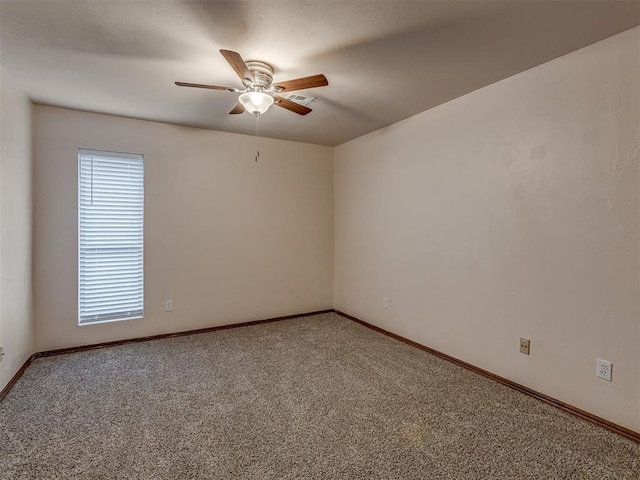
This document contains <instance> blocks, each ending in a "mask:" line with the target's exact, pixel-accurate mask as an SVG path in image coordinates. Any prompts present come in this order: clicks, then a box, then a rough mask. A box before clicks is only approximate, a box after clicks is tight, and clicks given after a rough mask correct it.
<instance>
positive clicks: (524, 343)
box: [520, 338, 531, 355]
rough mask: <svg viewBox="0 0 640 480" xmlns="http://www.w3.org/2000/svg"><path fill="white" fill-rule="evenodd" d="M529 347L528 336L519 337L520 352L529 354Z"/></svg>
mask: <svg viewBox="0 0 640 480" xmlns="http://www.w3.org/2000/svg"><path fill="white" fill-rule="evenodd" d="M530 348H531V340H529V339H528V338H521V339H520V353H524V354H525V355H529V349H530Z"/></svg>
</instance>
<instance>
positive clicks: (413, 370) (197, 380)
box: [0, 314, 640, 480]
mask: <svg viewBox="0 0 640 480" xmlns="http://www.w3.org/2000/svg"><path fill="white" fill-rule="evenodd" d="M639 477H640V445H638V444H636V443H633V442H632V441H630V440H626V439H624V438H623V437H620V436H618V435H616V434H614V433H611V432H609V431H606V430H604V429H602V428H599V427H596V426H594V425H592V424H589V423H587V422H584V421H582V420H580V419H578V418H575V417H573V416H571V415H569V414H566V413H564V412H562V411H559V410H557V409H555V408H553V407H551V406H549V405H546V404H544V403H541V402H539V401H537V400H535V399H532V398H530V397H527V396H525V395H523V394H521V393H518V392H516V391H514V390H512V389H509V388H507V387H505V386H502V385H500V384H498V383H495V382H493V381H491V380H489V379H486V378H484V377H481V376H479V375H477V374H475V373H472V372H470V371H468V370H465V369H463V368H460V367H458V366H456V365H453V364H451V363H448V362H446V361H444V360H441V359H439V358H437V357H434V356H432V355H429V354H427V353H425V352H422V351H420V350H418V349H415V348H413V347H410V346H408V345H405V344H403V343H401V342H398V341H396V340H393V339H391V338H389V337H387V336H385V335H382V334H380V333H377V332H374V331H372V330H370V329H367V328H365V327H363V326H361V325H358V324H356V323H354V322H351V321H349V320H346V319H344V318H342V317H339V316H337V315H335V314H324V315H317V316H313V317H306V318H299V319H293V320H286V321H281V322H276V323H269V324H263V325H258V326H252V327H245V328H238V329H232V330H222V331H217V332H211V333H206V334H198V335H189V336H183V337H174V338H169V339H164V340H156V341H150V342H145V343H134V344H128V345H122V346H117V347H110V348H104V349H100V350H91V351H86V352H80V353H74V354H68V355H59V356H53V357H47V358H41V359H37V360H35V361H34V362H33V363H32V365H31V366H30V367H29V368H28V370H27V371H26V372H25V374H24V376H23V377H22V378H21V379H20V380H19V381H18V383H17V384H16V385H15V387H14V388H13V390H12V391H11V392H10V393H9V395H7V397H6V398H5V400H4V401H3V402H2V403H0V478H2V479H12V480H13V479H15V480H18V479H75V478H77V479H225V480H226V479H236V478H237V479H260V480H263V479H454V480H464V479H580V480H584V479H594V480H606V479H612V480H613V479H615V480H623V479H630V480H638V478H639Z"/></svg>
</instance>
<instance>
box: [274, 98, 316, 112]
mask: <svg viewBox="0 0 640 480" xmlns="http://www.w3.org/2000/svg"><path fill="white" fill-rule="evenodd" d="M273 98H274V100H275V105H277V106H279V107H282V108H286V109H287V110H291V111H292V112H295V113H297V114H298V115H306V114H307V113H309V112H311V109H310V108H309V107H305V106H304V105H300V104H299V103H296V102H292V101H291V100H287V99H286V98H284V97H280V96H278V95H274V96H273Z"/></svg>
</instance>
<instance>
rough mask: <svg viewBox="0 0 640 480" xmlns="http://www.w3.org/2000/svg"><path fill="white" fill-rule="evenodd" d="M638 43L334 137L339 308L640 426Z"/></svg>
mask: <svg viewBox="0 0 640 480" xmlns="http://www.w3.org/2000/svg"><path fill="white" fill-rule="evenodd" d="M639 45H640V29H639V28H635V29H633V30H630V31H627V32H624V33H622V34H620V35H617V36H615V37H612V38H609V39H607V40H605V41H602V42H600V43H597V44H595V45H592V46H589V47H587V48H584V49H582V50H579V51H576V52H573V53H571V54H569V55H566V56H564V57H561V58H559V59H556V60H554V61H552V62H550V63H547V64H544V65H541V66H539V67H536V68H534V69H532V70H529V71H526V72H524V73H522V74H519V75H516V76H514V77H511V78H509V79H506V80H504V81H501V82H499V83H496V84H494V85H491V86H489V87H486V88H483V89H482V90H479V91H476V92H474V93H471V94H469V95H466V96H464V97H462V98H459V99H457V100H455V101H452V102H450V103H447V104H445V105H442V106H440V107H437V108H434V109H432V110H429V111H427V112H424V113H422V114H420V115H417V116H415V117H412V118H410V119H407V120H405V121H403V122H400V123H398V124H395V125H392V126H390V127H388V128H384V129H382V130H379V131H376V132H374V133H372V134H369V135H367V136H364V137H361V138H359V139H356V140H353V141H351V142H349V143H346V144H343V145H341V146H339V147H337V148H336V149H335V155H334V162H335V163H334V176H335V180H334V191H335V196H334V209H335V224H334V228H335V244H334V249H335V258H334V268H335V277H334V293H335V297H334V304H335V307H336V308H337V309H339V310H342V311H345V312H346V313H349V314H352V315H354V316H357V317H359V318H362V319H363V320H366V321H369V322H371V323H374V324H376V325H378V326H381V327H383V328H385V329H387V330H390V331H392V332H395V333H398V334H400V335H403V336H405V337H408V338H410V339H412V340H415V341H417V342H419V343H422V344H424V345H428V346H430V347H433V348H435V349H437V350H440V351H442V352H445V353H448V354H450V355H453V356H455V357H457V358H460V359H462V360H464V361H467V362H470V363H472V364H474V365H477V366H479V367H481V368H484V369H486V370H489V371H491V372H495V373H496V374H498V375H501V376H503V377H506V378H509V379H512V380H514V381H516V382H518V383H521V384H524V385H526V386H529V387H531V388H533V389H535V390H538V391H540V392H544V393H546V394H548V395H551V396H553V397H555V398H558V399H560V400H563V401H565V402H568V403H570V404H572V405H575V406H577V407H580V408H583V409H585V410H588V411H590V412H592V413H594V414H596V415H600V416H603V417H605V418H607V419H609V420H611V421H614V422H616V423H619V424H621V425H624V426H626V427H629V428H632V429H634V430H636V431H640V384H639V382H640V351H639V345H640V335H639V322H640V315H639V304H638V301H639V299H638V293H639V281H638V275H639V263H638V261H639V254H638V253H639V246H640V244H639V237H638V225H639V222H638V219H639V212H638V189H639V177H638V162H639V159H638V156H639V147H638V139H639V137H640V128H639V120H638V116H639V111H640V105H639V99H638V90H639V88H640V74H639V65H638V64H639V58H640V55H639V54H640V52H639ZM423 87H424V88H428V85H424V86H423ZM382 297H387V298H388V299H389V302H390V308H389V309H388V310H383V309H382V308H381V307H382V305H381V299H382ZM520 337H526V338H530V339H531V355H530V356H525V355H522V354H520V353H519V351H518V343H519V338H520ZM597 358H603V359H607V360H610V361H612V362H613V363H614V367H613V382H612V383H608V382H606V381H603V380H600V379H598V378H596V375H595V372H596V359H597Z"/></svg>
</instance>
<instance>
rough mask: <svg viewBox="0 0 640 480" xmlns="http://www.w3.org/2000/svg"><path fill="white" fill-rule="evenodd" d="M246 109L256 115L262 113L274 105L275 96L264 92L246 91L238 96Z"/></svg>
mask: <svg viewBox="0 0 640 480" xmlns="http://www.w3.org/2000/svg"><path fill="white" fill-rule="evenodd" d="M238 100H239V101H240V103H241V104H242V106H243V107H244V109H245V110H246V111H247V112H249V113H253V114H254V115H261V114H263V113H264V112H266V111H267V110H269V107H270V106H271V105H273V97H272V96H271V95H268V94H266V93H263V92H246V93H243V94H242V95H240V97H238Z"/></svg>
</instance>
